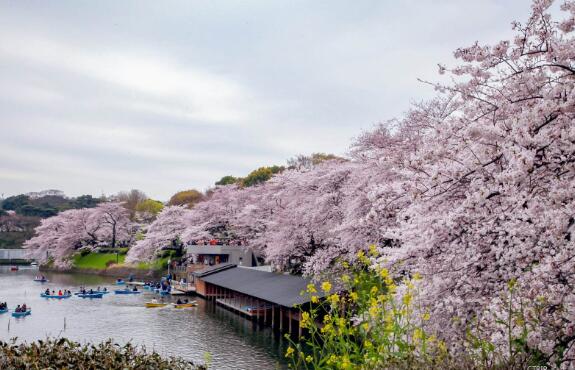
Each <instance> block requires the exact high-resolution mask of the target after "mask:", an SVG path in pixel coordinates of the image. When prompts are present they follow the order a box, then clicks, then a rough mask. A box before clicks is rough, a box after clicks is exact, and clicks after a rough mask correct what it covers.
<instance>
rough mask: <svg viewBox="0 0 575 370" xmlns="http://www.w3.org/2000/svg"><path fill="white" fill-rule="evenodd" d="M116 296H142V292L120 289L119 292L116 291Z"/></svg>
mask: <svg viewBox="0 0 575 370" xmlns="http://www.w3.org/2000/svg"><path fill="white" fill-rule="evenodd" d="M114 293H115V294H140V293H142V292H140V291H139V290H136V291H134V290H129V289H118V290H114Z"/></svg>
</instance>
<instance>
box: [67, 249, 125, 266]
mask: <svg viewBox="0 0 575 370" xmlns="http://www.w3.org/2000/svg"><path fill="white" fill-rule="evenodd" d="M125 259H126V255H124V254H118V255H116V253H90V254H87V255H84V256H82V255H80V254H78V255H76V256H75V257H74V267H75V268H78V269H91V270H105V269H107V268H108V267H110V266H111V265H114V264H123V263H124V260H125Z"/></svg>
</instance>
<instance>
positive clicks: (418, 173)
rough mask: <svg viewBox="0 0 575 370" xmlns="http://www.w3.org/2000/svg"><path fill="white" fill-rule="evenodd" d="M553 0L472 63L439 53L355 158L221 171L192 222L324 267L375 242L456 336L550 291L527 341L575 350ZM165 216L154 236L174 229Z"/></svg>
mask: <svg viewBox="0 0 575 370" xmlns="http://www.w3.org/2000/svg"><path fill="white" fill-rule="evenodd" d="M552 3H553V2H552V1H549V0H535V1H534V2H533V5H532V14H531V16H530V18H529V19H528V20H527V22H526V23H524V24H521V23H518V22H515V23H514V24H513V28H514V29H515V31H516V36H515V38H514V39H512V40H510V41H501V42H498V43H496V44H495V45H492V46H489V45H480V44H479V43H476V44H474V45H472V46H470V47H467V48H460V49H457V50H456V52H455V57H456V58H457V59H458V60H459V61H460V63H461V65H459V66H455V67H453V68H447V67H446V66H443V65H440V66H439V71H440V73H442V74H449V75H451V77H452V81H453V82H452V83H450V84H435V83H432V84H431V85H432V86H433V87H434V88H435V89H436V90H437V91H438V96H437V97H436V98H435V99H433V100H431V101H428V102H423V103H420V104H416V105H414V106H413V107H412V109H410V111H408V112H407V113H406V114H405V115H404V116H403V117H402V118H400V119H396V120H391V121H389V122H386V123H383V124H380V125H378V126H377V127H376V128H375V129H374V130H372V131H370V132H366V133H364V134H362V135H361V136H360V137H358V138H357V139H356V140H355V142H354V143H353V145H352V147H351V151H350V157H351V158H350V160H341V159H334V160H327V161H325V162H322V163H319V164H317V165H314V166H301V167H299V168H292V169H287V170H285V171H284V172H282V173H280V174H276V175H275V176H273V177H272V178H271V179H269V180H267V181H266V182H264V183H261V184H258V185H256V186H253V187H249V188H241V187H239V186H237V185H227V186H221V187H218V188H216V189H215V191H214V192H213V193H211V194H210V196H209V198H208V199H206V200H204V201H203V202H201V203H198V204H197V205H196V206H195V207H194V208H193V209H191V210H189V213H186V214H185V216H184V217H181V218H182V221H181V222H182V225H181V229H179V230H178V233H181V235H180V234H178V235H180V236H181V237H182V238H183V240H193V239H194V238H198V237H204V235H206V233H208V234H209V235H214V233H216V232H219V233H221V232H223V231H225V232H226V233H228V234H229V235H235V236H238V237H241V238H246V239H248V240H249V242H250V244H251V245H253V246H254V247H255V248H256V249H258V250H260V251H261V252H262V253H264V254H265V256H266V258H267V259H268V261H270V262H272V263H274V264H276V265H278V266H280V267H282V268H284V269H287V270H291V271H294V272H303V273H305V274H310V275H319V274H322V273H324V272H326V271H333V270H334V269H335V270H337V269H338V261H339V260H341V259H347V260H349V261H352V262H353V260H354V258H355V255H356V252H357V251H358V250H361V249H365V248H367V246H368V245H369V244H372V243H373V244H375V245H377V246H378V247H380V249H381V252H382V253H383V255H384V257H382V258H381V259H380V260H379V261H378V263H379V265H380V266H385V267H388V268H389V269H390V270H391V271H394V272H395V274H396V277H397V278H400V277H401V276H405V275H409V274H413V273H415V272H418V273H420V274H422V275H423V276H424V280H423V281H424V289H423V294H422V299H423V302H422V303H423V304H425V305H426V306H428V307H430V309H431V310H432V311H433V314H432V317H434V318H435V319H434V321H433V322H431V323H430V325H432V326H435V329H436V331H437V332H439V333H442V334H443V335H444V339H446V340H449V339H453V340H455V339H456V338H458V336H460V335H464V334H465V329H466V327H467V326H468V325H470V323H472V322H476V321H475V320H478V319H481V317H482V313H483V312H485V311H489V312H491V313H497V312H496V311H497V307H498V304H499V303H501V302H502V301H501V297H502V295H504V294H505V292H506V291H507V290H508V287H509V284H510V283H511V282H513V285H514V286H515V287H516V292H517V294H518V295H519V296H520V297H522V299H523V300H524V301H525V302H540V303H541V306H540V309H539V310H538V311H537V315H535V313H533V315H532V318H533V319H534V320H535V317H536V318H537V326H536V327H534V328H533V330H532V331H531V332H530V334H529V338H528V342H529V345H530V346H531V347H532V348H534V349H537V350H539V351H541V352H542V353H544V354H545V355H546V356H548V358H549V359H554V360H556V361H559V362H560V361H568V359H569V358H575V349H574V348H575V344H574V341H575V324H574V323H575V308H574V307H575V305H574V303H575V293H574V290H575V289H574V288H573V286H574V285H575V241H574V240H573V235H572V232H573V228H574V225H575V198H574V194H575V125H574V124H573V122H574V119H575V89H574V87H575V86H574V84H575V38H574V37H573V31H574V29H575V2H573V1H566V2H564V3H563V4H562V5H561V9H562V10H563V11H564V13H563V14H565V16H566V18H565V20H562V21H554V20H553V19H552V18H551V16H550V15H549V8H550V6H551V5H552ZM164 217H169V214H168V213H166V215H165V216H164ZM161 218H162V215H160V217H158V220H157V221H156V222H158V225H160V224H161V223H162V222H164V223H167V224H170V223H171V222H175V221H169V220H161ZM158 232H159V233H160V234H162V235H159V236H154V234H152V235H151V237H152V240H160V241H162V242H165V240H166V239H165V238H166V237H171V236H173V233H172V234H170V229H169V228H168V229H167V230H166V231H161V230H160V229H158ZM160 244H161V243H160ZM142 245H147V244H145V243H143V244H142ZM149 245H150V246H151V245H154V247H153V248H152V247H150V248H143V249H142V250H145V251H153V250H154V248H156V247H158V245H159V244H158V243H155V244H154V243H153V242H152V243H151V244H149ZM147 254H149V252H146V253H143V254H142V255H147ZM454 317H456V318H458V320H456V321H454V320H453V318H454ZM485 322H487V323H489V322H490V321H489V320H486V321H485ZM491 323H493V326H492V329H493V333H496V332H497V330H496V329H495V327H496V325H495V321H491ZM486 325H489V324H486Z"/></svg>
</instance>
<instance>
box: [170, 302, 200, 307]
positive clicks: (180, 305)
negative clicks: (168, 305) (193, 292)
mask: <svg viewBox="0 0 575 370" xmlns="http://www.w3.org/2000/svg"><path fill="white" fill-rule="evenodd" d="M172 305H173V306H174V308H189V307H196V306H197V305H198V304H197V303H196V302H195V301H194V302H190V303H182V304H176V303H172Z"/></svg>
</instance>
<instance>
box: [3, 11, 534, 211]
mask: <svg viewBox="0 0 575 370" xmlns="http://www.w3.org/2000/svg"><path fill="white" fill-rule="evenodd" d="M529 4H530V1H528V0H522V1H519V0H513V1H511V0H509V1H503V0H481V1H469V0H460V1H447V0H446V1H443V0H428V1H424V0H420V1H405V0H402V1H395V0H394V1H391V0H388V1H383V0H374V1H360V0H353V1H334V0H329V1H328V0H326V1H317V0H313V1H310V0H308V1H293V0H289V1H288V0H286V1H270V0H261V1H232V0H230V1H214V0H209V1H208V0H205V1H188V0H186V1H157V0H150V1H117V0H110V1H82V2H79V1H75V0H74V1H46V0H41V1H40V0H38V1H30V0H0V195H1V194H2V193H3V194H4V196H8V195H14V194H20V193H23V192H30V191H38V190H43V189H52V188H54V189H60V190H63V191H64V192H66V193H67V194H68V195H80V194H94V195H100V194H102V193H105V194H112V193H116V192H118V191H120V190H129V189H132V188H137V189H141V190H143V191H144V192H146V193H147V194H148V195H149V196H151V197H154V198H157V199H160V200H166V199H168V198H169V196H170V195H172V194H173V193H175V192H176V191H178V190H184V189H188V188H198V189H201V190H203V189H206V188H207V187H208V186H210V185H212V184H213V183H214V181H216V180H217V179H219V178H220V177H222V176H224V175H228V174H230V175H236V176H241V175H245V174H246V173H248V172H249V171H250V170H252V169H254V168H257V167H259V166H263V165H271V164H284V163H285V160H286V159H287V158H289V157H292V156H294V155H296V154H299V153H311V152H329V153H335V154H340V155H343V154H345V153H346V151H347V150H348V147H349V144H350V143H351V141H352V139H353V137H355V136H357V135H359V134H360V133H361V132H362V131H363V130H366V129H369V128H370V127H371V126H372V125H373V124H375V123H377V122H379V121H384V120H387V119H390V118H393V117H396V116H399V115H401V114H402V112H404V111H405V110H406V109H407V108H408V107H409V105H410V103H411V102H414V101H419V100H423V99H427V98H429V97H431V96H432V95H433V91H432V89H430V88H429V87H427V86H425V85H422V84H421V83H419V82H418V81H417V78H422V79H428V80H437V79H438V77H439V76H438V75H437V63H439V62H442V63H446V64H448V65H449V64H453V59H452V52H453V50H454V49H455V48H457V47H459V46H468V45H470V44H471V43H473V42H474V41H476V40H480V41H481V42H484V41H485V42H492V41H496V40H499V39H502V38H509V37H510V35H512V33H511V30H510V22H511V21H512V20H514V19H518V20H525V19H526V17H527V15H528V13H529Z"/></svg>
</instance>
